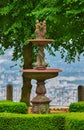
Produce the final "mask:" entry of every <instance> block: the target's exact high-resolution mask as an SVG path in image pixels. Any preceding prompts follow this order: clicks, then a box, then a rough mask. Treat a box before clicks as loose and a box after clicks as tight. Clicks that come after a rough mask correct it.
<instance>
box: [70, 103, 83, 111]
mask: <svg viewBox="0 0 84 130" xmlns="http://www.w3.org/2000/svg"><path fill="white" fill-rule="evenodd" d="M69 111H70V112H84V102H83V101H82V102H76V103H71V104H70V106H69Z"/></svg>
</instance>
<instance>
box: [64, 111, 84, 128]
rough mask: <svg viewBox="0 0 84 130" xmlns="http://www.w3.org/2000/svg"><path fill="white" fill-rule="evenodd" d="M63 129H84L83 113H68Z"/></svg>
mask: <svg viewBox="0 0 84 130" xmlns="http://www.w3.org/2000/svg"><path fill="white" fill-rule="evenodd" d="M65 130H84V113H83V112H81V113H77V112H76V113H70V114H68V115H67V116H66V122H65Z"/></svg>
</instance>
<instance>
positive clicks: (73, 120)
mask: <svg viewBox="0 0 84 130" xmlns="http://www.w3.org/2000/svg"><path fill="white" fill-rule="evenodd" d="M0 130H84V113H66V114H46V115H45V114H44V115H41V114H31V115H30V114H14V113H0Z"/></svg>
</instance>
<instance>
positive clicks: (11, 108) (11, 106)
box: [0, 100, 27, 113]
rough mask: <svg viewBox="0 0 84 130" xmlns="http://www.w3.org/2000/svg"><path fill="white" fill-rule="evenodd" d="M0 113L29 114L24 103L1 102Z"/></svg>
mask: <svg viewBox="0 0 84 130" xmlns="http://www.w3.org/2000/svg"><path fill="white" fill-rule="evenodd" d="M0 112H9V113H27V106H26V104H25V103H23V102H12V101H6V100H4V101H0Z"/></svg>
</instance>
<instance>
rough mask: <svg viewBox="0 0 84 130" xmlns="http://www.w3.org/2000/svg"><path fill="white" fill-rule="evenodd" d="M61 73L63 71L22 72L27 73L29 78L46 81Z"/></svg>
mask: <svg viewBox="0 0 84 130" xmlns="http://www.w3.org/2000/svg"><path fill="white" fill-rule="evenodd" d="M61 71H62V70H60V69H44V70H37V69H23V70H21V72H23V73H26V77H27V78H30V79H35V80H46V79H50V78H54V77H56V76H57V75H58V73H59V72H61Z"/></svg>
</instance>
